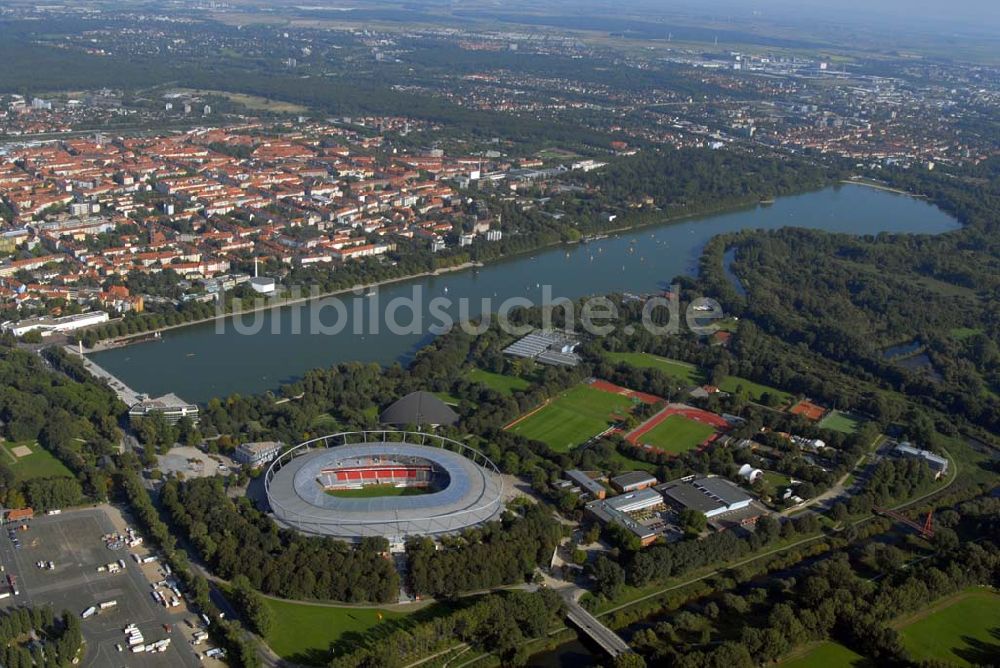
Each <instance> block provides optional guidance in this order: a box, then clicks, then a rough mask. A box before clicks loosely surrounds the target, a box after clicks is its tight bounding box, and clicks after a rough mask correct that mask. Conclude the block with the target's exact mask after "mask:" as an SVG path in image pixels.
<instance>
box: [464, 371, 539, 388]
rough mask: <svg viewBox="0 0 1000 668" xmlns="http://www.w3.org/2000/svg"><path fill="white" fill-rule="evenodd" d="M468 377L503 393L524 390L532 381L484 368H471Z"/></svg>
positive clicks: (474, 381)
mask: <svg viewBox="0 0 1000 668" xmlns="http://www.w3.org/2000/svg"><path fill="white" fill-rule="evenodd" d="M466 378H468V379H469V380H471V381H472V382H473V383H482V384H483V385H485V386H486V387H488V388H491V389H493V390H496V391H497V392H500V393H501V394H512V393H514V392H523V391H524V390H526V389H528V388H529V387H531V383H529V382H528V381H526V380H525V379H524V378H520V377H518V376H507V375H504V374H502V373H493V372H492V371H484V370H483V369H470V370H469V372H468V373H467V374H466Z"/></svg>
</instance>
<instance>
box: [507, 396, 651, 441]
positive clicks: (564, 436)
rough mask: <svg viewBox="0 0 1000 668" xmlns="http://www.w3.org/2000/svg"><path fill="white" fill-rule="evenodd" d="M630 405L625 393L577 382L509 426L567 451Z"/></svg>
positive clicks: (626, 409) (522, 433) (604, 426)
mask: <svg viewBox="0 0 1000 668" xmlns="http://www.w3.org/2000/svg"><path fill="white" fill-rule="evenodd" d="M632 405H633V402H632V400H631V399H629V398H628V397H626V396H622V395H620V394H613V393H611V392H604V391H603V390H596V389H594V388H592V387H590V386H588V385H577V386H575V387H573V388H571V389H569V390H567V391H566V392H564V393H563V394H561V395H559V397H557V398H555V399H553V400H552V401H551V402H549V403H548V404H546V405H545V406H544V407H542V408H541V409H539V410H537V411H536V412H534V413H530V414H528V416H527V417H525V418H524V419H522V420H520V421H517V422H515V423H514V424H512V425H510V426H509V427H508V429H509V430H510V431H512V432H514V433H515V434H520V435H521V436H524V437H525V438H530V439H533V440H536V441H541V442H542V443H545V444H546V445H548V446H549V447H550V448H552V449H553V450H556V451H558V452H568V451H569V450H571V449H572V448H575V447H576V446H578V445H580V444H581V443H585V442H586V441H588V440H590V439H591V438H592V437H594V436H596V435H597V434H600V433H601V432H602V431H604V430H605V429H607V428H608V427H609V426H611V425H612V424H613V423H614V422H615V417H614V416H618V417H623V416H624V415H626V414H627V413H628V412H629V411H630V410H631V408H632Z"/></svg>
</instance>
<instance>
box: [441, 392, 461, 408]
mask: <svg viewBox="0 0 1000 668" xmlns="http://www.w3.org/2000/svg"><path fill="white" fill-rule="evenodd" d="M434 396H435V397H437V398H438V399H440V400H441V401H443V402H445V403H446V404H448V405H449V406H457V405H458V404H459V403H461V400H460V399H459V398H458V397H456V396H455V395H453V394H451V393H449V392H435V393H434Z"/></svg>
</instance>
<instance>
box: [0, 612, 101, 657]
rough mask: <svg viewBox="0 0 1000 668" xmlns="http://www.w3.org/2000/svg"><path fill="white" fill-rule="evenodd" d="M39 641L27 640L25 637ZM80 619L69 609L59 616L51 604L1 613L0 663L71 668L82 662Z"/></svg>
mask: <svg viewBox="0 0 1000 668" xmlns="http://www.w3.org/2000/svg"><path fill="white" fill-rule="evenodd" d="M29 637H34V638H37V640H38V642H34V641H32V642H24V641H25V639H26V638H29ZM82 648H83V634H82V633H81V632H80V620H79V619H78V618H77V616H76V615H74V614H73V613H71V612H69V611H64V612H63V613H62V615H60V616H59V617H58V618H56V617H55V615H54V614H53V613H52V608H50V607H47V606H46V607H30V608H29V607H14V608H6V609H5V610H4V611H3V612H2V613H0V665H4V666H10V667H11V668H15V667H22V666H23V667H25V668H27V667H30V666H39V667H44V668H68V667H69V666H72V665H76V664H77V663H79V661H80V650H81V649H82Z"/></svg>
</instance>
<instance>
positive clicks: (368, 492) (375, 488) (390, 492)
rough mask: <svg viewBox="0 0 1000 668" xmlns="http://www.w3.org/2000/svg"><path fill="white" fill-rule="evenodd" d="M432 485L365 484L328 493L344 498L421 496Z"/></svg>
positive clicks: (427, 491) (330, 490) (331, 490)
mask: <svg viewBox="0 0 1000 668" xmlns="http://www.w3.org/2000/svg"><path fill="white" fill-rule="evenodd" d="M432 491H434V490H433V489H431V488H430V487H396V486H395V485H365V486H364V487H360V488H358V489H328V490H326V493H327V494H329V495H330V496H336V497H338V498H342V499H374V498H376V497H379V496H420V495H422V494H429V493H431V492H432Z"/></svg>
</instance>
